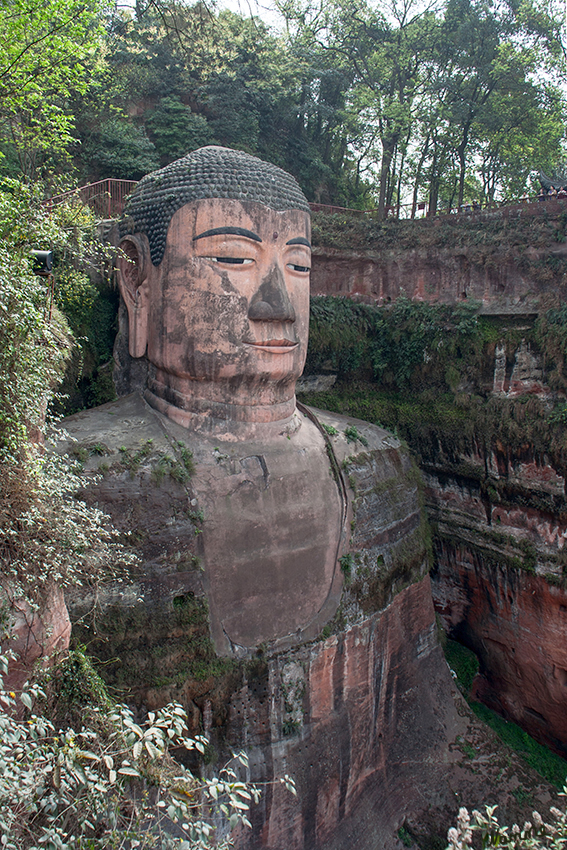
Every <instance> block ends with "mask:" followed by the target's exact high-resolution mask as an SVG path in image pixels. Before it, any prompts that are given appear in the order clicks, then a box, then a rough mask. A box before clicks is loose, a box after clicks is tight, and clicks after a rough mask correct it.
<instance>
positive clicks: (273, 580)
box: [59, 394, 462, 850]
mask: <svg viewBox="0 0 567 850" xmlns="http://www.w3.org/2000/svg"><path fill="white" fill-rule="evenodd" d="M65 429H66V434H67V437H66V439H65V440H63V441H62V442H61V443H60V444H59V451H61V452H65V451H71V452H72V453H74V454H75V456H80V457H81V458H82V459H83V462H84V470H83V473H82V478H83V490H82V492H80V494H79V495H80V496H81V497H82V498H84V499H85V500H86V501H87V502H88V503H90V504H97V505H98V506H99V507H100V508H101V509H103V510H104V511H106V512H107V513H108V514H109V515H110V516H111V518H112V520H113V522H114V524H115V525H116V527H117V528H118V529H119V530H120V531H121V532H123V534H124V535H125V539H127V540H128V541H129V545H130V546H131V548H132V550H133V551H134V552H135V553H136V554H137V555H138V559H139V560H138V563H137V564H136V565H135V566H134V567H131V568H130V570H129V573H128V574H127V575H126V574H125V575H124V577H123V579H122V580H121V581H115V582H113V583H112V584H109V585H107V586H105V587H101V588H98V589H97V590H96V598H95V594H94V591H90V590H88V589H85V588H76V589H74V590H73V591H72V592H71V593H69V595H68V600H67V601H68V605H69V610H70V613H71V619H72V620H73V622H74V634H75V638H76V639H77V640H80V641H81V642H85V643H88V645H89V651H90V652H91V653H93V654H94V655H96V656H97V657H98V658H99V659H100V660H101V661H103V662H104V665H103V666H102V667H101V669H102V670H103V672H104V675H105V677H106V678H107V680H108V681H109V682H110V683H111V684H112V685H113V686H114V687H117V688H119V689H120V690H121V692H122V694H123V697H124V699H127V700H128V701H133V702H135V703H136V704H138V705H139V706H140V707H144V708H148V709H150V708H154V707H155V706H157V705H160V704H163V703H165V702H167V701H168V700H171V699H176V700H178V701H180V702H181V703H182V704H184V705H185V707H186V708H187V709H188V713H189V716H190V718H191V721H192V727H193V728H192V731H193V732H195V733H196V732H201V731H204V732H205V733H206V734H207V735H209V736H210V740H211V746H212V748H213V749H212V751H213V750H214V752H215V753H216V754H217V757H218V758H221V757H222V755H223V754H224V753H225V752H227V751H229V750H230V749H237V748H239V747H245V748H246V750H247V751H248V753H249V756H250V763H251V775H252V779H253V780H256V781H259V782H263V781H267V782H269V781H270V780H272V779H273V778H274V777H277V776H279V775H283V774H284V773H288V774H291V775H293V776H294V777H295V780H296V783H297V790H298V795H297V797H293V796H292V795H290V794H289V793H288V792H286V791H285V789H284V788H283V787H281V788H280V787H279V786H277V785H276V786H273V787H271V786H270V787H268V788H267V790H266V793H265V794H264V796H263V798H262V802H261V803H260V805H259V806H258V807H256V808H255V809H254V810H253V812H252V823H253V829H252V830H251V831H247V832H246V833H244V834H243V835H242V836H240V837H239V839H238V843H237V846H239V847H243V848H244V847H250V848H252V847H254V848H255V847H270V848H274V850H275V848H278V850H280V848H283V847H285V848H289V850H295V848H297V850H300V848H301V850H312V848H326V849H327V848H328V850H331V848H335V847H336V848H339V847H341V848H342V847H345V846H349V847H352V848H360V850H363V848H364V850H366V848H368V847H370V846H376V845H377V846H380V847H384V848H388V847H395V846H397V838H396V830H397V829H398V827H399V826H400V825H401V823H402V822H403V820H404V818H405V817H406V816H407V815H410V814H412V812H413V813H415V811H416V810H417V809H418V808H422V807H423V806H424V801H425V804H426V805H428V803H429V802H433V801H435V802H436V803H438V802H439V801H440V800H441V799H442V798H443V797H444V796H446V795H447V793H448V792H447V783H446V780H445V773H446V769H447V762H448V761H449V760H450V758H451V756H450V753H449V743H450V741H452V740H453V739H454V737H455V734H456V730H458V729H460V725H462V721H461V720H460V718H459V717H458V715H457V713H456V711H455V708H454V703H453V699H452V696H451V691H452V682H451V679H450V676H449V674H448V670H447V666H446V664H445V661H444V658H443V655H442V652H441V649H440V647H439V645H438V641H437V632H436V625H435V618H434V613H433V606H432V601H431V592H430V585H429V578H428V575H427V551H426V534H425V526H424V523H423V517H422V513H421V509H420V504H419V493H418V483H419V482H418V474H417V472H416V470H415V468H414V466H413V465H412V463H411V460H410V458H409V455H408V452H407V450H406V449H405V448H404V447H403V446H402V445H401V444H400V443H399V441H398V440H397V439H396V438H395V437H393V436H392V435H391V434H389V433H387V432H386V431H383V430H382V429H380V428H378V427H376V426H373V425H369V424H368V423H364V422H360V421H358V420H354V419H352V418H350V417H341V416H335V415H332V414H328V413H323V412H321V411H314V410H311V409H306V408H302V409H299V410H298V412H297V413H296V415H295V420H294V423H293V427H290V428H288V429H287V431H286V432H285V433H282V434H279V435H277V436H275V437H274V438H273V439H272V440H270V441H264V442H263V443H262V442H256V443H255V442H254V441H253V440H251V441H247V442H242V441H239V442H228V441H223V440H219V439H218V438H207V437H203V436H198V435H196V434H195V433H193V432H190V431H189V430H187V429H185V428H182V427H181V426H179V425H177V424H176V423H174V422H172V421H171V420H170V419H168V418H166V417H165V416H163V415H162V414H160V413H159V412H157V411H156V410H155V409H153V408H152V407H150V406H149V405H148V404H147V403H146V401H145V400H144V399H143V397H142V396H140V395H138V394H131V395H129V396H126V397H124V398H122V399H120V400H119V401H117V402H113V403H111V404H107V405H104V406H103V407H100V408H97V409H95V410H90V411H85V412H82V413H78V414H76V415H74V416H72V417H70V418H68V419H67V420H66V421H65ZM247 545H248V547H249V548H248V549H247ZM461 731H462V730H461ZM416 765H419V768H418V769H416ZM345 842H346V843H345Z"/></svg>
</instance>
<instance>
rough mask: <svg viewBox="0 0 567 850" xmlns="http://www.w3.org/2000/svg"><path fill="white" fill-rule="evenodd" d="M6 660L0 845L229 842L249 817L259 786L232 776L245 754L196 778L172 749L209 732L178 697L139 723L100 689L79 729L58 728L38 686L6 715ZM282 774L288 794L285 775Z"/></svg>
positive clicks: (9, 697)
mask: <svg viewBox="0 0 567 850" xmlns="http://www.w3.org/2000/svg"><path fill="white" fill-rule="evenodd" d="M79 661H80V659H79ZM83 661H84V658H83ZM79 666H81V665H79ZM83 666H84V665H83ZM7 669H8V659H7V657H6V656H0V829H1V831H2V847H3V848H4V850H40V848H43V850H106V848H109V847H112V848H116V850H121V849H123V850H130V848H144V847H147V848H150V847H151V848H157V847H159V848H162V850H170V848H171V850H173V848H178V849H179V850H198V848H203V849H204V848H208V847H212V846H214V847H215V848H218V850H222V848H227V847H229V846H231V841H230V838H229V834H230V832H231V831H233V830H234V829H235V828H237V827H240V826H250V822H249V820H248V817H247V814H248V810H249V808H250V805H251V804H252V802H257V801H258V799H259V797H260V793H261V792H260V789H259V788H258V787H257V786H254V785H250V784H249V783H246V782H243V781H241V780H240V778H239V776H238V771H239V766H240V768H244V769H246V768H247V759H246V756H245V754H243V753H240V754H238V755H237V756H234V758H233V759H232V760H231V762H229V763H228V764H226V765H225V766H224V767H223V769H222V770H221V771H220V772H219V775H218V776H217V777H214V778H212V779H198V778H196V777H195V776H194V775H193V774H192V773H191V771H190V770H188V769H187V768H186V767H184V766H182V765H181V764H179V763H178V762H177V761H175V760H174V759H173V758H172V756H171V750H172V749H174V748H175V749H183V750H186V751H196V752H197V753H201V754H203V753H204V752H205V749H206V747H207V745H208V741H207V739H206V738H204V737H197V738H189V737H187V723H186V714H185V711H184V709H183V708H182V707H181V706H180V705H178V704H177V703H172V704H170V705H167V706H166V707H165V708H162V709H161V710H159V711H157V712H150V713H149V714H148V717H147V720H146V721H145V722H140V723H137V722H135V719H134V716H133V713H132V711H131V710H130V709H129V708H128V707H127V706H124V705H116V706H114V705H112V704H111V703H109V701H108V698H107V696H106V695H104V694H103V696H104V699H100V700H99V706H95V707H89V708H88V709H87V711H86V714H85V715H84V716H86V718H87V720H88V723H87V724H86V725H84V726H83V727H82V728H81V730H80V731H75V730H73V729H71V728H65V729H58V728H56V726H55V725H54V724H53V723H52V722H51V720H50V719H49V718H48V717H47V716H46V715H45V714H44V713H42V712H41V711H40V712H39V713H38V714H36V713H35V712H34V709H35V707H36V706H37V705H41V704H42V701H43V703H44V704H46V703H45V701H46V699H47V697H46V693H45V691H43V690H42V689H41V688H40V687H39V686H34V687H32V688H30V689H29V690H28V691H24V692H23V693H22V694H21V702H22V704H23V706H25V709H26V711H27V716H26V719H19V718H18V716H17V715H15V714H14V709H15V708H16V699H15V694H14V693H13V692H12V693H8V692H7V691H6V690H5V689H4V687H3V676H2V675H1V674H2V673H6V672H7ZM81 669H82V668H81ZM94 675H95V676H96V674H94ZM102 688H104V686H102ZM105 706H106V708H105ZM281 781H282V783H283V784H284V785H285V786H286V788H288V790H290V791H291V792H292V793H295V789H294V785H293V781H292V780H291V779H290V778H289V777H288V776H285V777H284V778H283V779H282V780H281Z"/></svg>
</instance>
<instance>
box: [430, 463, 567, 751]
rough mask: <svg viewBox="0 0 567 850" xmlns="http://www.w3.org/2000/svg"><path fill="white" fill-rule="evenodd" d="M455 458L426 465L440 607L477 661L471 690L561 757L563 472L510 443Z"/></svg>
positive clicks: (565, 604)
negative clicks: (508, 447) (496, 450)
mask: <svg viewBox="0 0 567 850" xmlns="http://www.w3.org/2000/svg"><path fill="white" fill-rule="evenodd" d="M460 461H461V464H462V469H465V468H466V469H467V470H468V475H465V474H463V472H461V473H460V474H459V472H458V470H457V469H456V468H455V467H454V466H453V467H452V464H451V463H450V462H449V459H448V458H446V459H445V462H443V459H442V458H441V457H439V458H438V462H437V464H436V465H435V467H434V466H433V465H429V466H428V467H427V469H426V470H425V480H426V497H427V503H428V509H429V514H430V517H431V519H432V520H433V522H434V523H435V527H436V532H437V533H436V539H437V546H436V552H435V570H434V573H433V591H434V601H435V606H436V609H437V611H438V613H439V614H440V616H441V619H442V621H443V624H444V626H445V628H446V629H447V631H448V632H449V634H451V635H452V636H454V637H456V638H458V639H459V640H461V641H463V642H464V643H465V644H466V645H468V646H469V647H470V648H471V649H473V650H474V651H475V652H476V653H477V655H478V657H479V659H480V676H479V678H478V680H477V682H476V693H477V696H478V697H479V698H480V699H482V700H483V701H484V702H486V703H487V705H489V706H491V707H492V708H494V709H495V710H497V711H500V712H501V713H502V714H504V715H505V716H506V717H508V718H510V719H513V720H515V721H516V722H517V723H519V724H520V725H521V726H522V727H523V728H524V729H526V730H527V731H528V732H529V733H530V734H532V735H533V736H534V737H535V738H537V739H538V740H540V741H542V742H544V743H546V744H548V745H549V746H552V747H553V748H554V749H555V750H557V751H558V752H559V753H560V754H562V755H565V754H567V725H566V722H565V708H566V703H567V700H566V694H565V689H564V687H563V685H561V684H560V683H561V681H562V677H563V676H564V674H563V673H562V671H563V670H564V669H565V647H566V642H565V637H566V634H565V629H566V627H567V620H566V617H565V612H566V611H567V593H566V591H565V588H564V586H563V573H564V568H565V553H566V550H565V539H566V537H567V521H566V514H565V510H564V504H565V480H564V477H563V476H562V475H561V474H559V473H558V472H557V470H556V469H554V468H553V467H552V466H551V465H550V463H549V461H546V459H545V458H530V457H529V456H526V457H525V458H524V459H520V458H514V457H513V456H511V453H510V452H509V451H503V452H502V454H500V455H498V456H496V455H494V454H491V455H488V456H487V457H484V456H481V455H478V456H476V457H475V456H467V457H466V458H465V457H463V458H461V459H460ZM475 469H476V471H477V477H473V473H474V471H475ZM487 476H488V477H487ZM489 487H490V488H492V491H491V492H489V490H488V488H489ZM496 488H498V489H496Z"/></svg>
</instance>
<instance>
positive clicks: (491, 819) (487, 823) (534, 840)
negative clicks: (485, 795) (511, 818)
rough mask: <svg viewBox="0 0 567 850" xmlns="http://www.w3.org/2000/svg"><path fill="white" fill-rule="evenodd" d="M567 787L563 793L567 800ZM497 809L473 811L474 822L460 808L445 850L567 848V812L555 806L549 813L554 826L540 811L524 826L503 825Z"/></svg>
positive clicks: (467, 813)
mask: <svg viewBox="0 0 567 850" xmlns="http://www.w3.org/2000/svg"><path fill="white" fill-rule="evenodd" d="M566 792H567V788H566V789H564V792H563V793H562V794H561V796H562V797H565V796H566V795H567V794H566ZM495 810H496V806H487V807H486V813H485V814H481V812H478V811H473V813H472V819H471V816H470V814H469V812H468V810H467V809H465V808H461V809H459V816H458V819H457V826H456V827H451V829H450V830H449V832H448V835H447V840H448V842H449V843H448V846H447V848H446V850H473V848H475V850H476V848H482V850H484V848H486V847H500V848H501V850H563V848H565V846H566V845H567V813H566V812H564V811H563V812H562V811H561V810H560V809H558V808H556V807H555V806H553V807H552V808H551V809H550V813H551V815H552V817H553V819H554V823H546V822H545V821H544V820H543V818H542V816H541V815H540V813H539V812H537V811H536V812H533V813H532V820H531V821H526V822H525V823H524V825H523V826H521V827H520V826H518V825H517V824H514V825H513V826H512V827H507V826H502V825H501V824H500V823H499V822H498V818H497V817H496V816H495V814H494V812H495Z"/></svg>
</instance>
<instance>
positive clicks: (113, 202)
mask: <svg viewBox="0 0 567 850" xmlns="http://www.w3.org/2000/svg"><path fill="white" fill-rule="evenodd" d="M137 185H138V182H137V180H115V179H113V178H111V177H109V178H107V179H106V180H98V181H97V182H96V183H88V184H87V185H86V186H81V187H80V188H79V189H72V190H71V191H69V192H62V193H61V194H60V195H54V196H53V197H52V198H49V200H47V201H46V205H48V206H50V207H52V206H56V205H57V204H63V203H72V202H73V200H74V199H75V198H76V199H77V200H79V201H81V203H83V204H86V205H87V206H89V207H90V208H91V209H92V210H93V212H94V214H95V215H96V216H98V217H99V218H118V217H119V216H121V215H122V213H123V211H124V206H125V204H126V199H127V198H128V195H131V194H132V192H133V191H134V189H135V187H136V186H137Z"/></svg>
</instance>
